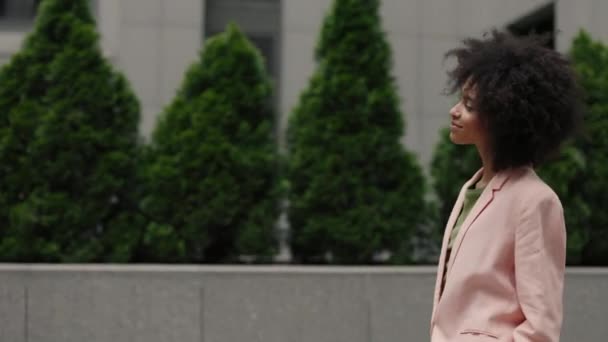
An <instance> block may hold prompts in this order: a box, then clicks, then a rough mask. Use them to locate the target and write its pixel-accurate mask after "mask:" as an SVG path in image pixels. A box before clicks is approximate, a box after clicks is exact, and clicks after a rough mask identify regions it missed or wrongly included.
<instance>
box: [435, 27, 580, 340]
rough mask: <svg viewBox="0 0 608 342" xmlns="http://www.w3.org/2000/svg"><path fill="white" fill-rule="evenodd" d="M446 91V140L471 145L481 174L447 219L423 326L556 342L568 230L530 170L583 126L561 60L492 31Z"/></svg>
mask: <svg viewBox="0 0 608 342" xmlns="http://www.w3.org/2000/svg"><path fill="white" fill-rule="evenodd" d="M463 43H464V45H463V46H462V47H460V48H457V49H454V50H452V51H450V52H448V54H447V55H446V56H447V57H456V60H457V65H456V66H455V68H454V69H453V70H451V71H450V72H449V74H448V75H449V79H450V88H449V90H450V93H455V92H457V91H458V92H460V101H459V102H458V103H457V104H456V105H455V106H454V107H453V108H452V109H451V110H450V116H451V131H450V138H451V140H452V142H453V143H455V144H472V145H475V146H476V147H477V150H478V152H479V155H480V157H481V160H482V164H483V165H482V169H481V170H479V171H478V172H477V173H476V174H475V175H473V177H472V178H471V179H470V180H469V181H468V182H466V183H465V184H464V186H463V187H462V190H461V192H460V195H459V197H458V199H457V201H456V204H455V205H454V208H453V210H452V214H451V215H450V218H449V220H448V222H447V226H446V229H445V235H444V239H443V244H442V248H441V256H440V260H439V267H438V273H437V282H436V288H435V296H434V302H433V315H432V319H431V341H432V342H444V341H446V342H447V341H449V342H457V341H480V342H481V341H517V342H520V341H521V342H523V341H526V342H532V341H534V342H541V341H542V342H554V341H555V342H557V341H559V336H560V330H561V324H562V295H563V284H564V270H565V255H566V231H565V224H564V214H563V210H562V205H561V203H560V200H559V198H558V197H557V195H556V194H555V193H554V192H553V191H552V190H551V188H549V186H547V185H546V184H545V183H544V182H543V181H542V180H541V179H540V178H539V177H538V176H537V174H536V173H535V171H534V168H535V167H537V166H538V165H539V163H541V162H542V161H543V160H545V159H546V157H547V156H549V155H551V154H553V153H555V152H556V151H557V150H558V148H559V146H560V145H561V144H562V143H563V142H564V140H566V139H567V138H568V137H569V135H570V134H571V133H572V132H573V129H574V127H576V124H577V123H578V121H579V117H580V115H579V114H580V109H579V103H578V99H579V96H578V87H577V84H576V81H575V77H574V74H573V71H572V69H571V66H570V64H569V62H568V61H567V59H566V58H564V56H562V55H560V54H559V53H557V52H555V51H553V50H550V49H547V48H545V47H543V41H542V39H541V38H540V37H535V36H530V37H527V38H515V37H513V36H511V35H509V34H507V33H503V32H498V31H493V32H492V33H491V34H489V35H484V37H483V38H482V39H466V40H465V41H464V42H463Z"/></svg>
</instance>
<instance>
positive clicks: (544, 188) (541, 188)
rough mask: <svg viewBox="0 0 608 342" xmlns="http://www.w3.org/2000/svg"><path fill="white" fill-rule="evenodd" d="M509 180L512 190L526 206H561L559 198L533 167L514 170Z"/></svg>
mask: <svg viewBox="0 0 608 342" xmlns="http://www.w3.org/2000/svg"><path fill="white" fill-rule="evenodd" d="M512 172H513V174H512V175H511V177H510V178H509V182H508V183H509V185H510V190H511V192H512V193H513V194H516V195H517V197H518V199H519V201H521V202H522V203H525V204H528V205H530V204H534V203H539V202H550V203H554V204H557V205H559V206H561V202H560V200H559V196H558V195H557V194H556V193H555V191H554V190H553V189H552V188H551V187H550V186H549V185H548V184H547V183H545V181H543V180H542V178H540V176H538V174H537V173H536V171H534V169H533V168H531V167H526V168H521V169H518V170H513V171H512Z"/></svg>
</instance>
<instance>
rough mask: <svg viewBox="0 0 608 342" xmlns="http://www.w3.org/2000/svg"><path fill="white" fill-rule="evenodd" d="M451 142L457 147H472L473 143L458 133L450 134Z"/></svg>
mask: <svg viewBox="0 0 608 342" xmlns="http://www.w3.org/2000/svg"><path fill="white" fill-rule="evenodd" d="M450 140H451V141H452V143H454V144H456V145H470V144H471V143H470V142H468V141H465V140H464V139H462V137H459V136H458V133H455V132H450Z"/></svg>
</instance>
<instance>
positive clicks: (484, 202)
mask: <svg viewBox="0 0 608 342" xmlns="http://www.w3.org/2000/svg"><path fill="white" fill-rule="evenodd" d="M509 175H510V173H509V172H508V171H503V172H500V173H498V174H496V175H495V176H494V178H492V180H491V181H490V183H489V184H488V186H487V187H486V188H485V190H484V191H483V192H482V193H481V196H480V197H479V199H478V200H477V202H475V204H474V205H473V208H471V211H470V212H469V214H468V215H467V217H466V218H465V220H464V222H462V226H461V227H460V230H459V231H458V235H457V236H456V240H455V241H454V244H453V245H452V252H451V253H450V259H449V260H448V271H447V274H446V278H449V275H450V272H451V271H452V269H453V267H452V266H453V265H454V261H455V260H456V256H457V255H458V251H459V250H460V245H461V244H462V241H463V240H464V238H465V236H466V234H467V231H468V230H469V228H470V227H471V225H472V224H473V222H475V220H476V219H477V217H479V215H480V214H481V213H482V212H483V211H484V210H485V209H486V208H487V207H488V206H489V205H490V203H492V200H494V195H495V193H496V192H497V191H500V189H502V186H503V185H504V184H505V183H506V181H507V180H508V179H509Z"/></svg>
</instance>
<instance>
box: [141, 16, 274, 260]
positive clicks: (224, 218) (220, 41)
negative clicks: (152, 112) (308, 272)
mask: <svg viewBox="0 0 608 342" xmlns="http://www.w3.org/2000/svg"><path fill="white" fill-rule="evenodd" d="M270 101H271V85H270V81H269V77H268V75H267V73H266V70H265V69H264V64H263V60H262V57H261V55H260V54H259V52H258V51H257V50H256V49H255V48H254V47H253V45H252V44H251V43H250V42H249V41H248V40H247V38H246V37H245V36H244V35H243V34H242V33H241V32H240V31H239V30H238V29H237V27H236V26H235V25H230V26H229V27H228V29H227V31H226V32H224V33H222V34H219V35H217V36H215V37H213V38H211V39H209V40H208V41H207V42H206V44H205V46H204V49H203V50H202V52H201V54H200V61H198V62H196V63H195V64H193V65H192V66H191V67H190V69H189V70H188V71H187V73H186V76H185V80H184V82H183V85H182V86H181V89H180V90H179V91H178V94H177V96H176V97H175V99H174V100H173V102H172V103H171V104H170V105H169V106H168V107H167V109H166V111H165V112H164V113H163V114H162V116H161V118H160V120H159V122H158V126H157V127H156V130H155V131H154V134H153V138H152V142H151V145H150V148H149V150H148V151H147V155H146V160H147V162H146V169H145V172H144V177H145V180H146V191H145V192H146V194H145V197H144V200H143V210H144V211H145V212H147V213H148V214H149V215H150V216H151V217H152V218H153V219H154V220H153V221H152V222H150V224H149V225H148V228H147V229H146V233H145V237H144V241H143V244H142V248H143V249H142V250H141V253H140V254H139V256H138V258H140V259H142V260H147V261H163V262H234V261H237V259H238V257H239V256H240V255H255V256H257V257H258V260H268V259H269V258H270V257H271V256H272V255H273V254H274V253H275V251H276V241H275V233H274V223H275V220H276V219H277V216H278V192H277V189H278V187H277V184H278V176H277V170H278V159H277V152H276V148H275V143H274V138H273V136H272V132H273V130H272V125H273V112H272V110H271V103H270Z"/></svg>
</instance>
